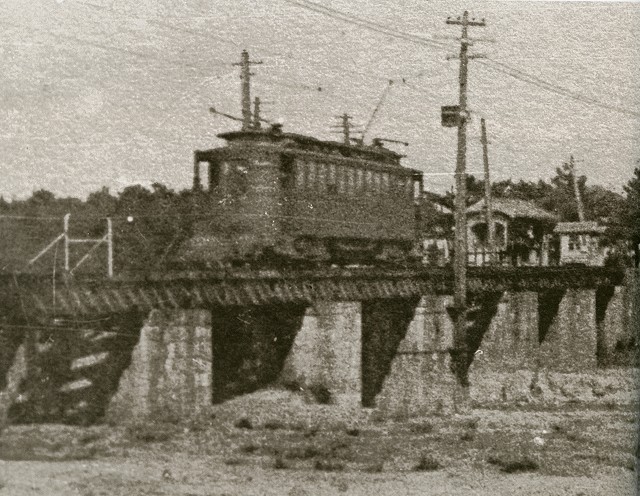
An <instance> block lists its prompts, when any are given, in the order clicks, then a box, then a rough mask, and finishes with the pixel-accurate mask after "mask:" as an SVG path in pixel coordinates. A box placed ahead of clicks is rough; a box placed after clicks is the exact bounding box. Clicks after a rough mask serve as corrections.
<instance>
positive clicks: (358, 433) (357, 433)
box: [345, 427, 360, 437]
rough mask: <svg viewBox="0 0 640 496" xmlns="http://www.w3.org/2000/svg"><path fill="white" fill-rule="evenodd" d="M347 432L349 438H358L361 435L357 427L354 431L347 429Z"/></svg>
mask: <svg viewBox="0 0 640 496" xmlns="http://www.w3.org/2000/svg"><path fill="white" fill-rule="evenodd" d="M345 432H346V433H347V436H352V437H358V436H359V435H360V429H358V428H355V427H354V428H352V429H347V430H346V431H345Z"/></svg>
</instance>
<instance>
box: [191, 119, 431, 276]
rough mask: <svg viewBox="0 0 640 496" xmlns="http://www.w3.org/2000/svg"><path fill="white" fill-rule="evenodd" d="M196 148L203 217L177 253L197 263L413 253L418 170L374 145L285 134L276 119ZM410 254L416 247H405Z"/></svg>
mask: <svg viewBox="0 0 640 496" xmlns="http://www.w3.org/2000/svg"><path fill="white" fill-rule="evenodd" d="M218 136H219V137H220V138H223V139H224V140H226V146H223V147H220V148H215V149H210V150H204V151H196V152H195V153H194V184H193V188H194V191H195V192H196V193H197V194H198V195H199V196H200V197H201V198H202V212H203V215H202V217H201V218H200V219H199V220H198V221H197V222H196V223H195V225H194V227H193V234H192V236H191V237H190V239H189V240H188V241H187V242H186V243H185V244H184V245H183V246H182V249H181V250H180V251H181V253H180V258H181V259H182V260H184V261H190V262H193V263H199V264H205V265H208V264H212V263H216V262H220V261H224V262H227V263H259V262H260V261H288V262H294V261H300V262H314V263H340V264H350V263H361V264H362V263H384V262H390V263H396V262H398V261H407V260H410V259H411V258H412V251H413V250H414V245H415V239H416V233H415V202H414V198H415V196H416V192H417V191H419V192H420V193H421V192H422V187H423V184H422V173H421V172H419V171H417V170H413V169H410V168H407V167H403V166H402V165H400V158H401V155H399V154H397V153H395V152H393V151H391V150H389V149H387V148H385V147H384V146H383V145H382V143H381V141H380V140H374V143H373V144H372V145H362V144H358V143H356V144H344V143H338V142H333V141H322V140H318V139H315V138H312V137H308V136H303V135H300V134H294V133H285V132H283V131H282V127H281V126H280V125H273V126H271V127H270V128H268V129H259V128H251V129H247V130H241V131H233V132H227V133H222V134H220V135H218ZM413 256H415V253H413Z"/></svg>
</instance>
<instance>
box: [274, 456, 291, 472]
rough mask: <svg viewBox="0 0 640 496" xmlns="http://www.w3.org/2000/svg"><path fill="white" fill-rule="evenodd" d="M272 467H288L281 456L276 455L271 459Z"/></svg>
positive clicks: (279, 468)
mask: <svg viewBox="0 0 640 496" xmlns="http://www.w3.org/2000/svg"><path fill="white" fill-rule="evenodd" d="M273 468H275V469H278V470H283V469H286V468H289V466H288V465H287V464H286V463H285V461H284V458H282V456H280V455H276V457H275V458H274V459H273Z"/></svg>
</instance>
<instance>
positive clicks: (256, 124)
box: [253, 96, 261, 129]
mask: <svg viewBox="0 0 640 496" xmlns="http://www.w3.org/2000/svg"><path fill="white" fill-rule="evenodd" d="M260 127H261V126H260V97H258V96H257V97H255V98H254V100H253V128H254V129H260Z"/></svg>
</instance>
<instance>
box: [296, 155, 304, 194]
mask: <svg viewBox="0 0 640 496" xmlns="http://www.w3.org/2000/svg"><path fill="white" fill-rule="evenodd" d="M296 186H297V187H298V188H303V187H304V163H301V162H299V161H298V162H296Z"/></svg>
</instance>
